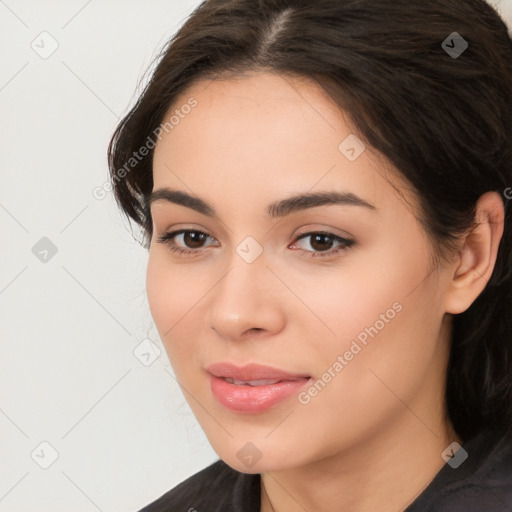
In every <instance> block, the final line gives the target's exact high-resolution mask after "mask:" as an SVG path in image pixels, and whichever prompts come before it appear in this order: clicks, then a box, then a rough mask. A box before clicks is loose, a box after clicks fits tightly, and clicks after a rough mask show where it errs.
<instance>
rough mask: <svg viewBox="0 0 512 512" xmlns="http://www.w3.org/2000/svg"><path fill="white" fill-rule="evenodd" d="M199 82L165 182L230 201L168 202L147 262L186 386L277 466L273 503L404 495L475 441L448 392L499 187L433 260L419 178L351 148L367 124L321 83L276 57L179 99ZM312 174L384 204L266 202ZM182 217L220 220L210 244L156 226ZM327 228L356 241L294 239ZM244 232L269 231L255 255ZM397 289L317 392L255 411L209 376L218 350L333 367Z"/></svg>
mask: <svg viewBox="0 0 512 512" xmlns="http://www.w3.org/2000/svg"><path fill="white" fill-rule="evenodd" d="M191 96H192V97H194V98H195V99H196V100H197V102H198V105H197V107H195V108H194V109H193V111H192V112H191V113H190V114H189V115H188V116H186V117H185V118H184V119H182V120H181V121H180V123H179V124H178V125H177V126H175V128H174V129H173V130H171V131H169V133H168V134H164V136H163V137H162V139H161V140H160V141H159V142H158V144H157V146H156V148H155V154H154V162H153V165H154V168H153V173H154V190H156V189H158V188H161V187H169V188H173V189H178V190H181V191H184V192H187V193H189V194H192V195H195V196H198V197H200V198H202V199H203V200H205V201H207V202H208V203H209V204H210V205H212V207H213V208H214V209H215V210H216V211H217V214H218V218H210V217H208V216H206V215H203V214H200V213H198V212H195V211H193V210H192V209H189V208H187V207H185V206H182V205H177V204H173V203H170V202H165V201H157V202H154V203H153V204H152V206H151V215H152V220H153V226H154V234H153V237H152V240H151V245H150V250H149V261H148V267H147V295H148V300H149V305H150V309H151V314H152V316H153V319H154V321H155V325H156V327H157V329H158V332H159V334H160V337H161V339H162V342H163V344H164V346H165V348H166V351H167V355H168V357H169V359H170V361H171V364H172V366H173V369H174V372H175V375H176V378H177V380H178V382H179V383H180V385H181V387H182V390H183V393H184V396H185V398H186V399H187V401H188V403H189V405H190V407H191V409H192V411H193V413H194V414H195V416H196V417H197V419H198V421H199V423H200V424H201V427H202V428H203V429H204V431H205V434H206V435H207V437H208V439H209V441H210V443H211V445H212V447H213V448H214V450H215V451H216V452H217V453H218V455H219V457H220V458H222V459H223V460H224V461H225V462H226V463H227V464H229V465H230V466H231V467H233V468H235V469H237V470H239V471H242V472H245V473H260V474H261V475H262V482H263V487H264V489H262V493H261V496H262V507H261V510H262V511H265V512H266V511H271V510H274V511H275V512H284V511H286V512H295V511H301V512H303V511H304V510H308V511H313V510H314V511H316V512H333V511H338V510H343V511H345V512H368V511H373V510H379V511H381V512H396V511H397V510H403V509H404V508H405V507H406V506H407V505H408V504H410V503H411V502H412V501H413V500H414V499H415V497H416V496H417V495H418V494H419V493H420V492H421V491H422V490H423V489H424V488H425V487H426V486H427V485H428V483H429V482H430V481H431V480H432V478H433V477H434V476H435V474H436V473H437V472H438V471H439V470H440V469H441V467H442V466H443V465H444V460H443V459H442V458H441V453H442V452H443V450H445V448H446V447H447V446H448V445H449V444H450V443H451V442H453V441H457V442H459V444H462V440H461V439H460V438H459V437H458V436H457V434H456V433H455V432H454V430H453V427H452V425H451V422H450V421H449V419H448V418H447V417H446V413H445V405H444V391H445V375H446V367H447V361H448V355H449V341H450V326H451V320H450V319H451V314H456V313H460V312H462V311H464V310H465V309H467V308H468V307H469V305H470V304H471V303H472V302H473V301H474V299H475V298H476V297H477V296H478V294H479V293H480V292H481V291H482V290H483V288H484V287H485V284H486V283H487V281H488V279H489V277H490V275H491V273H492V269H493V267H494V263H495V260H496V253H497V247H498V243H499V239H500V237H501V235H502V231H503V206H502V202H501V199H500V197H499V195H497V194H495V193H487V194H485V195H484V196H482V197H481V198H480V201H479V203H478V210H477V216H478V220H479V221H480V223H479V224H478V226H477V227H476V228H475V229H474V230H473V231H472V232H471V233H469V234H468V235H467V237H465V238H463V239H462V240H461V243H460V246H459V249H460V250H459V252H458V253H457V254H454V255H453V257H452V258H451V259H449V260H447V261H445V260H443V261H442V262H441V264H440V266H439V267H438V268H433V267H432V258H431V257H430V256H431V251H432V248H431V245H430V243H429V240H428V238H427V236H426V234H425V231H424V229H423V228H422V226H421V225H420V224H419V223H418V221H417V220H416V216H417V214H418V212H419V210H418V204H417V201H416V198H415V197H414V195H413V193H412V192H411V190H410V188H411V187H409V188H408V190H406V189H405V188H404V186H403V185H404V184H403V182H402V181H401V180H400V178H399V176H398V174H397V172H396V171H394V169H393V167H392V166H391V165H390V164H389V162H387V161H386V159H385V158H383V157H382V156H381V155H379V154H378V153H377V152H376V151H374V150H373V149H372V148H370V147H367V148H366V150H365V151H364V152H363V153H362V154H361V155H360V156H359V157H358V158H357V159H356V160H355V161H349V160H348V159H347V158H346V157H345V156H344V155H343V154H342V153H341V152H340V151H339V150H338V145H339V144H340V142H341V141H343V140H344V139H345V138H346V137H347V136H348V135H349V134H351V133H356V132H355V130H354V129H353V127H351V125H350V122H349V121H348V118H347V117H346V116H345V115H343V112H342V111H341V110H339V108H338V107H337V106H336V105H335V104H334V103H333V102H332V101H331V100H330V99H329V98H328V97H327V95H326V94H325V93H324V92H323V91H322V89H320V88H319V87H318V86H317V85H316V84H314V83H312V82H309V81H308V80H306V79H299V78H294V79H292V78H291V77H286V78H285V77H283V76H280V75H277V74H271V73H264V72H261V73H256V72H254V73H250V74H249V73H248V74H245V75H242V76H239V77H237V78H235V79H233V78H231V79H218V80H215V81H200V82H196V83H195V84H193V85H192V86H191V87H190V88H189V89H188V90H187V91H186V93H184V94H183V95H182V96H181V97H180V98H178V99H177V100H176V102H175V104H174V105H173V107H172V108H171V109H170V110H169V113H171V111H172V110H173V109H175V108H177V107H179V106H180V105H183V104H185V103H186V101H187V100H188V99H189V98H190V97H191ZM394 187H399V188H400V190H401V194H399V193H397V191H396V190H395V188H394ZM311 191H339V192H341V191H348V192H352V193H353V194H356V195H357V196H359V197H361V198H362V199H364V200H365V201H367V202H369V203H371V204H372V205H374V206H375V208H376V209H375V210H370V209H368V208H364V207H361V206H350V205H324V206H319V207H315V208H313V209H309V210H305V211H301V212H295V213H292V214H290V215H287V216H286V217H283V218H281V219H269V218H267V216H266V207H267V205H268V204H269V203H271V202H274V201H277V200H280V199H284V198H287V197H289V196H291V195H294V194H298V193H302V192H311ZM185 228H186V229H190V230H191V231H193V230H198V231H201V232H203V233H206V234H207V235H209V237H208V238H207V239H205V240H204V241H203V243H202V245H201V243H197V242H196V244H195V245H192V244H191V243H190V238H188V239H184V237H183V236H177V237H175V238H174V239H173V240H174V243H175V244H176V245H177V246H178V247H181V248H185V249H186V248H187V247H188V248H189V249H190V248H196V249H197V248H199V249H198V250H199V252H198V253H196V254H195V255H192V256H191V255H187V254H185V255H180V254H179V253H177V252H171V250H170V248H169V245H166V244H163V243H159V242H158V241H157V237H158V236H159V235H163V234H165V233H166V232H168V231H171V230H177V229H185ZM315 231H316V232H318V231H328V232H331V233H333V234H335V235H339V236H343V237H346V238H349V239H352V240H355V244H354V245H353V246H351V247H348V248H346V249H344V250H342V251H341V252H339V253H338V254H335V255H332V256H328V257H319V256H318V255H317V256H315V257H312V256H311V255H312V254H315V253H321V251H322V247H325V245H324V246H321V245H319V244H315V242H314V239H313V237H306V238H303V239H301V240H299V241H297V238H298V236H299V235H301V234H303V233H306V232H315ZM247 236H252V237H253V238H254V239H256V240H257V242H258V243H259V244H260V246H261V247H262V248H263V252H262V253H261V255H260V256H259V257H258V258H257V259H256V260H255V261H254V262H252V263H250V264H249V263H247V262H246V261H244V259H242V258H241V257H240V256H239V255H238V254H237V252H236V248H237V246H238V245H239V244H240V242H242V240H244V239H245V238H246V237H247ZM210 237H211V238H210ZM187 241H188V243H189V245H188V246H187V245H186V244H187ZM337 247H339V243H338V242H336V241H332V244H331V246H327V247H326V248H327V249H331V248H332V249H336V248H337ZM301 249H302V250H301ZM397 302H398V303H399V304H400V305H401V306H402V309H401V311H400V312H398V313H397V314H396V315H395V316H394V318H393V319H392V320H390V321H389V322H387V323H386V324H385V326H384V328H382V329H381V330H380V331H379V332H378V334H377V335H376V336H375V337H374V338H369V341H368V343H367V345H366V346H364V347H363V348H362V350H361V351H360V352H358V353H357V355H356V356H354V357H353V359H352V360H351V361H350V362H348V364H347V365H346V366H345V367H344V368H343V370H342V371H341V372H339V373H338V374H336V377H335V378H333V379H332V380H331V382H329V383H328V384H327V385H326V386H325V387H324V388H323V390H322V391H321V392H319V393H318V394H317V396H315V397H314V398H311V400H310V402H309V403H308V404H306V405H303V404H301V403H299V401H298V400H297V397H296V396H293V397H292V398H290V399H289V400H286V401H285V402H282V403H281V404H279V405H278V406H276V407H274V408H273V409H271V410H269V411H266V412H263V413H259V414H240V413H236V412H233V411H230V410H228V409H226V408H224V407H223V406H222V405H220V404H219V403H218V402H217V401H216V399H215V398H214V396H213V395H212V393H211V391H210V386H209V379H208V375H207V373H206V372H205V369H204V368H205V367H206V366H207V365H209V364H211V363H214V362H219V361H231V362H234V363H235V364H238V365H243V364H246V363H249V362H257V363H260V364H266V365H269V366H274V367H277V368H282V369H285V370H287V371H289V372H291V373H306V374H308V375H311V376H313V377H314V379H315V380H316V379H319V378H321V377H322V375H323V374H324V373H325V372H326V370H327V369H328V368H329V367H332V365H333V363H334V362H335V361H336V358H337V356H338V355H340V354H341V355H342V354H344V353H345V351H346V350H348V349H349V347H350V344H351V342H352V341H353V340H354V339H355V338H356V336H357V335H358V334H359V333H360V332H361V331H363V330H364V328H365V327H369V326H371V325H374V324H375V322H376V321H377V320H379V318H381V317H380V315H381V314H383V313H385V312H386V311H387V310H388V309H389V308H391V306H392V304H394V303H397ZM249 441H250V442H251V443H253V444H254V445H255V446H256V447H257V449H258V450H259V452H260V453H261V458H260V459H259V461H258V462H257V463H256V464H255V465H253V466H252V467H247V466H246V465H245V464H244V463H243V462H242V461H241V460H240V459H239V458H238V456H237V452H238V451H239V450H240V449H241V448H242V447H243V446H244V445H245V444H246V443H247V442H249ZM264 490H266V493H265V492H264ZM267 494H268V498H267ZM268 499H270V501H271V503H272V505H270V503H269V501H268Z"/></svg>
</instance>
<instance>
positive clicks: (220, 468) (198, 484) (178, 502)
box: [139, 460, 254, 512]
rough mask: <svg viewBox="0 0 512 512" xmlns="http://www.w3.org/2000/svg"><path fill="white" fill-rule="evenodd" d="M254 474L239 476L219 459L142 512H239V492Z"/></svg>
mask: <svg viewBox="0 0 512 512" xmlns="http://www.w3.org/2000/svg"><path fill="white" fill-rule="evenodd" d="M251 477H252V478H254V475H246V474H244V473H240V472H238V471H236V470H234V469H233V468H231V467H230V466H228V465H227V464H226V463H225V462H224V461H222V460H218V461H216V462H214V463H213V464H211V465H210V466H208V467H206V468H204V469H202V470H201V471H199V472H197V473H195V474H194V475H192V476H190V477H189V478H187V479H186V480H184V481H183V482H181V483H180V484H178V485H177V486H176V487H174V488H173V489H171V490H170V491H168V492H166V493H165V494H163V495H162V496H160V498H158V499H157V500H155V501H153V502H152V503H150V504H149V505H147V506H146V507H144V508H143V509H141V510H140V511H139V512H171V511H176V510H182V511H183V512H204V511H208V512H237V511H236V509H235V508H233V500H234V495H235V492H236V489H238V488H239V487H240V485H241V482H242V481H243V482H246V481H248V480H250V479H251Z"/></svg>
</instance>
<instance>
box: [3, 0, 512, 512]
mask: <svg viewBox="0 0 512 512" xmlns="http://www.w3.org/2000/svg"><path fill="white" fill-rule="evenodd" d="M199 3H200V2H199V1H198V0H165V1H164V0H151V1H142V0H139V1H135V0H131V1H127V0H123V1H121V0H89V1H87V0H66V1H64V0H61V1H49V0H45V1H42V0H30V1H29V0H0V55H1V68H0V69H1V73H0V112H1V116H0V155H1V162H2V165H1V174H0V176H1V182H0V183H1V186H0V230H1V231H0V233H1V234H0V236H1V240H2V251H1V255H2V258H1V265H0V343H1V354H2V357H1V359H0V512H4V511H5V512H7V511H8V512H31V511H34V512H36V511H37V512H46V511H48V512H69V511H73V512H94V511H98V510H99V511H102V512H107V511H108V512H121V511H123V512H127V511H137V510H139V509H140V508H142V506H144V505H146V504H147V503H149V502H150V501H152V500H154V499H156V498H157V497H158V496H160V495H161V494H163V493H164V492H166V491H167V490H168V489H170V488H172V487H174V486H175V485H176V484H178V483H179V482H181V481H183V480H184V479H185V478H186V477H188V476H190V475H192V474H193V473H195V472H197V471H199V470H200V469H202V468H204V467H206V466H207V465H209V464H210V463H212V462H213V461H214V460H216V459H217V458H218V457H217V455H216V454H215V452H214V451H213V449H212V448H211V447H210V445H209V443H208V441H207V439H206V437H205V435H204V433H203V432H202V430H201V428H200V427H199V425H198V424H197V422H196V420H195V418H194V416H193V415H192V413H191V411H190V409H189V407H188V405H187V403H186V402H185V399H184V397H183V396H182V394H181V391H180V389H179V387H178V385H177V383H176V381H175V379H174V376H173V372H172V369H171V367H170V364H169V361H168V359H167V356H166V354H165V352H164V350H163V347H162V345H161V343H160V340H159V338H158V334H157V331H156V329H155V327H154V324H153V322H152V319H151V315H150V312H149V308H148V305H147V298H146V295H145V270H146V264H147V252H146V251H145V250H144V249H143V248H141V247H140V245H139V244H138V243H137V241H136V239H135V238H137V236H138V234H137V231H134V233H133V235H132V232H131V229H130V227H129V225H128V223H127V221H126V220H125V219H124V217H123V216H122V215H121V214H120V213H119V211H118V210H117V207H116V205H115V203H114V200H113V197H112V194H111V193H110V192H108V191H107V192H106V193H105V194H104V197H103V198H98V196H100V195H101V194H99V193H96V194H93V191H94V190H98V187H99V188H100V189H101V190H105V188H106V187H105V183H107V182H108V170H107V165H106V150H107V145H108V142H109V140H110V136H111V134H112V132H113V130H114V127H115V126H116V124H117V122H118V119H119V118H120V117H121V116H122V115H124V114H125V113H126V112H127V111H128V109H129V107H130V106H131V105H132V104H133V102H134V100H135V98H136V97H137V93H138V92H140V81H141V79H142V77H143V73H144V71H145V70H146V69H147V67H148V66H149V65H150V63H151V61H152V59H153V58H154V57H155V55H156V54H157V52H158V50H159V49H160V48H161V47H162V46H163V45H164V43H165V42H166V41H167V39H168V38H169V37H170V36H171V35H172V34H173V33H174V32H175V31H176V30H177V28H178V27H179V26H180V25H181V24H182V23H183V21H184V20H185V19H186V17H187V16H188V15H189V14H190V13H191V12H192V10H193V9H194V8H195V7H196V6H197V5H199ZM492 3H493V4H494V5H498V7H499V10H500V11H501V12H502V15H503V17H504V18H505V19H506V20H507V21H508V23H509V26H512V0H501V2H500V1H497V0H496V1H495V2H492ZM134 236H135V238H134Z"/></svg>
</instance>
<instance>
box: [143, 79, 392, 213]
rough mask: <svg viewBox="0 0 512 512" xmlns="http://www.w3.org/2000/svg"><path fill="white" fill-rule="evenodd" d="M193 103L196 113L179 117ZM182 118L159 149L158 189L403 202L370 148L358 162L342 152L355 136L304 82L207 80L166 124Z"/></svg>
mask: <svg viewBox="0 0 512 512" xmlns="http://www.w3.org/2000/svg"><path fill="white" fill-rule="evenodd" d="M191 99H193V100H194V101H195V102H196V106H195V107H194V108H193V109H188V108H186V109H183V111H181V110H180V109H181V108H182V107H183V106H184V105H187V104H188V103H190V100H191ZM180 112H181V115H180V116H179V119H180V120H179V123H178V124H176V125H174V126H173V128H172V130H170V131H169V132H168V133H162V138H161V140H160V141H159V142H158V143H157V146H156V148H155V154H154V160H153V164H154V166H153V177H154V183H155V188H157V187H161V186H169V187H178V186H179V187H180V188H183V185H186V186H188V188H190V189H191V190H192V191H194V192H196V190H197V193H199V191H200V192H201V193H202V195H204V194H203V192H204V193H206V194H207V193H208V192H209V191H210V192H212V193H214V192H215V193H216V192H219V190H220V189H222V190H223V192H224V194H223V195H224V197H228V196H230V195H231V197H235V196H236V195H240V193H243V192H245V194H246V195H245V197H247V194H254V197H255V198H256V197H257V196H258V197H261V198H262V199H265V200H270V199H272V198H274V197H275V196H276V195H280V196H281V195H283V194H282V193H280V194H278V191H279V190H282V191H283V192H284V191H286V192H288V193H290V194H291V193H295V192H305V191H307V190H311V189H314V188H315V187H316V188H321V189H325V188H328V189H332V190H338V191H345V190H349V191H351V192H353V193H356V194H357V195H360V196H362V197H364V198H365V199H367V200H368V201H369V202H371V203H373V204H376V203H379V202H382V201H385V200H389V198H387V199H386V196H388V195H389V194H393V195H394V196H396V195H397V194H396V191H395V189H394V188H393V187H392V186H390V184H389V182H388V181H389V180H392V181H394V182H395V186H399V180H397V179H396V178H397V176H396V173H394V172H392V166H391V165H390V164H389V162H388V161H387V160H386V159H385V158H383V156H382V155H380V154H379V153H378V152H376V151H375V150H373V148H371V147H368V146H366V148H365V149H364V151H363V152H362V153H361V154H360V156H359V157H357V158H356V159H355V160H350V159H348V158H347V156H346V154H345V153H343V152H342V149H343V148H344V146H346V144H344V141H346V140H348V141H349V142H351V141H353V139H351V137H354V136H356V137H357V135H356V134H355V132H356V130H355V129H354V128H353V126H352V125H351V122H350V119H349V118H348V116H347V115H346V113H344V112H343V111H342V110H340V108H339V107H338V106H337V105H336V104H335V103H334V102H333V100H332V99H331V98H330V97H329V96H328V95H327V93H326V92H325V91H324V90H323V89H322V88H321V87H320V86H319V85H318V84H316V83H315V82H313V81H310V80H308V79H306V78H302V77H300V78H299V77H293V78H292V77H290V76H284V75H279V74H276V73H256V72H253V73H248V74H245V75H242V76H238V77H235V78H229V79H216V80H201V81H198V82H195V83H194V84H192V85H191V86H190V87H189V88H188V89H187V90H186V91H185V92H184V93H182V94H181V95H180V96H179V97H178V98H176V100H175V101H174V103H173V105H172V106H171V107H170V108H169V109H168V111H167V113H166V115H165V117H164V120H163V122H165V121H166V119H169V118H170V116H173V115H174V116H175V118H176V114H179V113H180ZM185 112H188V113H186V114H185ZM340 144H341V146H340ZM340 148H341V149H340ZM357 149H358V148H356V150H357ZM242 189H243V190H242Z"/></svg>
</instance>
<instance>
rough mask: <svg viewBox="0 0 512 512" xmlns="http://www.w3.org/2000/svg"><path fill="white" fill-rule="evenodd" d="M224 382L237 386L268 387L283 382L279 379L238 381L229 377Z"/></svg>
mask: <svg viewBox="0 0 512 512" xmlns="http://www.w3.org/2000/svg"><path fill="white" fill-rule="evenodd" d="M224 380H225V381H226V382H229V383H230V384H236V385H237V386H267V385H269V384H277V383H278V382H281V381H280V380H279V379H260V380H237V379H231V378H229V377H226V378H225V379H224Z"/></svg>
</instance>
